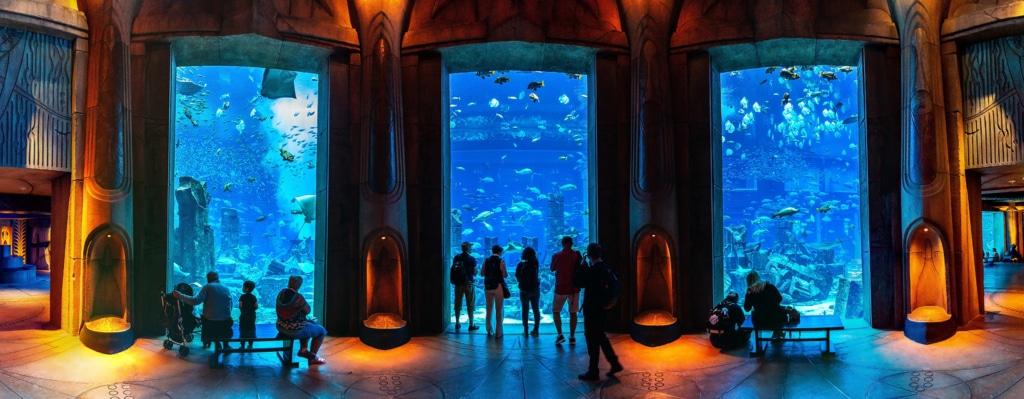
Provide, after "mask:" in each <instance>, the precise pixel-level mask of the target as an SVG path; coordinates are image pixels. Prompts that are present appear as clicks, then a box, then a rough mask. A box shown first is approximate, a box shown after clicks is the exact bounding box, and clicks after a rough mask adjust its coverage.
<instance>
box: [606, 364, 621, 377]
mask: <svg viewBox="0 0 1024 399" xmlns="http://www.w3.org/2000/svg"><path fill="white" fill-rule="evenodd" d="M620 371H622V363H618V362H616V363H615V364H613V365H612V368H611V370H608V374H607V375H608V376H609V377H614V376H615V373H618V372H620Z"/></svg>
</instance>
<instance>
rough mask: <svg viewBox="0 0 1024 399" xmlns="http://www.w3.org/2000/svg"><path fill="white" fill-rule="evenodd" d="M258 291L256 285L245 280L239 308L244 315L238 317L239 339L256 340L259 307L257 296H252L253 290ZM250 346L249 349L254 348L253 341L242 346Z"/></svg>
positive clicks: (239, 299)
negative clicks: (257, 309)
mask: <svg viewBox="0 0 1024 399" xmlns="http://www.w3.org/2000/svg"><path fill="white" fill-rule="evenodd" d="M254 289H256V283H255V282H252V281H250V280H245V282H244V283H242V292H244V293H243V294H242V296H241V297H240V298H238V308H239V309H241V310H242V314H241V315H240V316H239V317H238V337H239V338H256V308H258V307H259V305H258V304H257V302H256V295H253V294H252V290H254ZM246 343H248V344H249V348H252V341H243V342H242V345H245V344H246Z"/></svg>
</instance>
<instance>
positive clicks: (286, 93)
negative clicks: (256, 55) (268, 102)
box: [260, 68, 296, 99]
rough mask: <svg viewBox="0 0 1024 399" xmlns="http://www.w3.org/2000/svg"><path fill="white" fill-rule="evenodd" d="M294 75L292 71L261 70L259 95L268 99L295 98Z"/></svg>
mask: <svg viewBox="0 0 1024 399" xmlns="http://www.w3.org/2000/svg"><path fill="white" fill-rule="evenodd" d="M295 75H296V73H295V72H293V71H283V70H280V69H271V68H267V69H264V70H263V88H262V89H260V95H261V96H263V97H266V98H269V99H275V98H284V97H290V98H295Z"/></svg>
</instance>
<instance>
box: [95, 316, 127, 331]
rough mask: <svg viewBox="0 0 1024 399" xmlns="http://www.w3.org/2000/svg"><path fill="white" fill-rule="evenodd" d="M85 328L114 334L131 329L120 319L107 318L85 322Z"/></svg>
mask: <svg viewBox="0 0 1024 399" xmlns="http://www.w3.org/2000/svg"><path fill="white" fill-rule="evenodd" d="M85 328H88V329H89V330H91V331H96V332H107V333H116V332H125V331H128V329H129V328H131V324H130V323H128V321H126V320H125V319H122V318H120V317H114V316H109V317H101V318H99V319H96V320H93V321H87V322H85Z"/></svg>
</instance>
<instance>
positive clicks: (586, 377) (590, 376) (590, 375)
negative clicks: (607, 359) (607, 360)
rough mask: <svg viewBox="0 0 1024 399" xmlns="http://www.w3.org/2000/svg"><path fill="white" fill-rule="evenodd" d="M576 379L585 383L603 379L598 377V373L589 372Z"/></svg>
mask: <svg viewBox="0 0 1024 399" xmlns="http://www.w3.org/2000/svg"><path fill="white" fill-rule="evenodd" d="M576 378H579V379H581V380H583V381H597V380H599V379H601V376H600V375H598V374H597V372H596V371H588V372H586V373H583V374H580V375H578V376H576Z"/></svg>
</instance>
